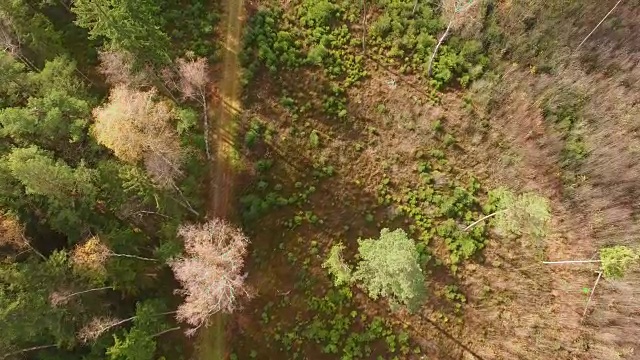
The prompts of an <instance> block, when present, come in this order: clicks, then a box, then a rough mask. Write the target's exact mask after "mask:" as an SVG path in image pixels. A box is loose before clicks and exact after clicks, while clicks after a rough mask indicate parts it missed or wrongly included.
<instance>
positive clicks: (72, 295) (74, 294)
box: [65, 286, 113, 299]
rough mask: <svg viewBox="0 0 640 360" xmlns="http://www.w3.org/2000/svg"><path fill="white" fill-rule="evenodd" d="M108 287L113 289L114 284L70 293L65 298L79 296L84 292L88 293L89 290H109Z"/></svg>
mask: <svg viewBox="0 0 640 360" xmlns="http://www.w3.org/2000/svg"><path fill="white" fill-rule="evenodd" d="M107 289H113V286H105V287H100V288H94V289H89V290H83V291H78V292H75V293H72V294H69V295H67V296H65V299H68V298H71V297H74V296H77V295H82V294H86V293H89V292H93V291H100V290H107Z"/></svg>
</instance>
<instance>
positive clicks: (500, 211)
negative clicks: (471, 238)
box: [464, 209, 507, 231]
mask: <svg viewBox="0 0 640 360" xmlns="http://www.w3.org/2000/svg"><path fill="white" fill-rule="evenodd" d="M505 211H507V209H503V210H498V211H496V212H494V213H491V214H489V215H487V216H483V217H481V218H480V219H478V220H476V221H474V222H472V223H471V224H469V226H467V227H466V228H464V231H468V230H469V229H471V228H472V227H474V226H476V225H478V224H479V223H481V222H483V221H485V220H487V219H489V218H492V217H494V216H496V215H498V214H500V213H503V212H505Z"/></svg>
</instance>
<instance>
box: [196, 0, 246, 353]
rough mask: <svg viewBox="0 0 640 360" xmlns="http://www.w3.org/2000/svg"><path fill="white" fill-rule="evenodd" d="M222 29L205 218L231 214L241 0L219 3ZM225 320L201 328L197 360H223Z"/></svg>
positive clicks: (215, 319) (219, 317) (217, 318)
mask: <svg viewBox="0 0 640 360" xmlns="http://www.w3.org/2000/svg"><path fill="white" fill-rule="evenodd" d="M222 8H223V9H224V16H223V19H222V24H221V27H220V28H221V29H224V32H223V33H222V35H223V36H224V46H223V47H222V48H221V49H220V50H221V51H222V58H223V68H222V74H221V76H220V81H219V83H218V89H219V98H217V97H215V98H214V97H213V96H212V99H211V102H212V104H214V108H213V111H212V112H213V115H214V116H213V121H214V123H213V124H212V125H213V131H212V132H213V134H212V135H213V136H212V138H211V140H212V141H211V143H212V144H213V156H214V159H213V164H212V166H211V176H210V179H211V184H210V186H211V189H210V191H209V194H210V195H209V199H208V217H209V218H213V217H220V218H225V219H226V218H228V217H229V216H230V214H231V209H232V204H231V199H232V198H233V197H232V193H233V177H234V174H233V172H234V171H233V166H232V163H231V161H230V160H231V159H230V154H232V152H233V139H234V125H233V117H234V116H235V115H236V114H237V113H238V112H239V111H240V110H239V109H240V88H241V87H240V63H239V60H238V54H239V53H240V51H241V44H242V42H241V37H242V23H243V17H244V0H223V1H222ZM224 323H225V319H224V315H222V314H220V313H218V314H215V315H214V316H213V319H212V322H211V326H209V327H207V328H204V329H203V330H202V331H201V333H200V335H199V338H198V350H197V351H198V358H199V359H200V360H223V359H225V358H226V357H227V354H226V351H225V338H226V336H225V325H224Z"/></svg>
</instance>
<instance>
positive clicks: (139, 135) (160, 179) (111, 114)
mask: <svg viewBox="0 0 640 360" xmlns="http://www.w3.org/2000/svg"><path fill="white" fill-rule="evenodd" d="M155 97H156V91H155V90H150V91H137V90H132V89H129V88H127V87H126V86H124V85H119V86H116V87H115V88H114V89H113V90H112V91H111V94H110V96H109V102H108V103H106V104H105V105H104V106H102V107H99V108H96V109H95V110H94V112H93V114H94V117H95V120H96V123H95V126H94V128H93V132H94V134H95V137H96V139H97V140H98V142H99V143H101V144H103V145H104V146H106V147H108V148H109V149H111V150H113V152H114V153H115V155H116V156H117V157H118V158H120V159H122V160H124V161H127V162H131V163H137V162H140V161H143V162H144V165H145V168H146V169H147V172H148V173H149V175H150V176H151V178H152V179H153V180H154V181H155V182H156V183H157V184H158V185H159V186H162V187H169V186H171V185H172V184H173V182H174V180H175V179H176V177H178V176H179V175H180V174H181V170H180V165H181V158H182V153H181V150H180V139H179V137H178V134H177V132H176V130H175V128H174V127H173V126H171V121H172V120H173V115H174V114H173V112H172V109H171V107H170V106H169V104H167V103H165V102H160V101H155Z"/></svg>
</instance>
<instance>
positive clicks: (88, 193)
mask: <svg viewBox="0 0 640 360" xmlns="http://www.w3.org/2000/svg"><path fill="white" fill-rule="evenodd" d="M3 160H4V163H5V164H4V165H5V166H6V168H7V169H8V170H9V172H10V174H11V175H12V176H13V178H15V179H16V180H17V181H18V182H19V183H20V184H21V185H22V186H23V187H24V190H25V193H26V194H27V195H34V196H41V197H43V198H44V199H45V203H46V207H45V208H46V209H47V214H48V219H47V221H48V223H49V224H50V225H51V227H52V228H54V229H56V230H58V231H60V232H61V233H63V234H67V235H69V236H71V237H72V239H74V240H75V239H77V238H78V237H79V235H80V234H81V233H82V231H83V229H84V227H85V226H86V219H87V218H88V217H89V216H91V213H92V211H91V209H92V207H93V206H94V205H95V202H96V199H97V189H96V187H95V185H94V178H95V171H93V170H91V169H88V168H86V167H84V166H83V165H80V166H79V167H78V168H75V169H74V168H72V167H70V166H69V165H67V164H65V163H64V162H62V161H60V160H57V161H56V160H54V159H53V158H51V157H50V156H49V155H48V154H47V153H46V152H44V151H42V150H40V149H38V148H37V147H35V146H31V147H28V148H16V149H13V151H12V152H11V153H10V154H8V155H7V156H6V157H5V158H4V159H3Z"/></svg>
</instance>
